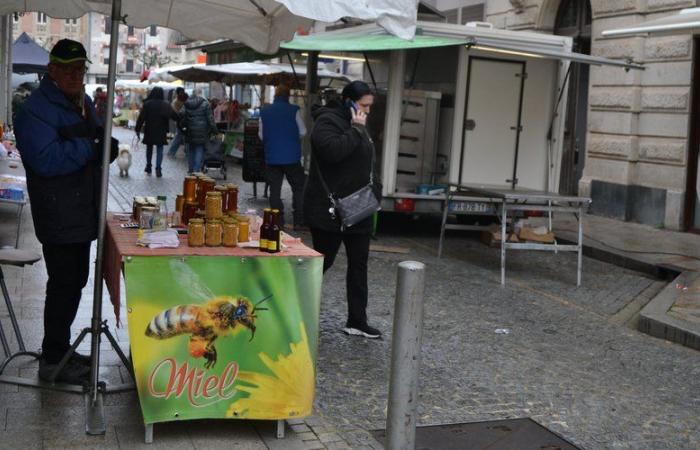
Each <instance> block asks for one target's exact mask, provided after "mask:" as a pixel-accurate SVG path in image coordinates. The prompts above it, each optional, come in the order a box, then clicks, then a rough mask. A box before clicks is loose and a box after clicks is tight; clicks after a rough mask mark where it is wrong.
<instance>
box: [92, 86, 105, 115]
mask: <svg viewBox="0 0 700 450" xmlns="http://www.w3.org/2000/svg"><path fill="white" fill-rule="evenodd" d="M93 103H94V104H95V112H96V113H97V117H99V118H100V120H101V121H102V122H103V123H104V121H105V118H106V117H107V93H106V92H105V91H103V90H102V88H101V87H98V88H97V89H95V97H94V98H93Z"/></svg>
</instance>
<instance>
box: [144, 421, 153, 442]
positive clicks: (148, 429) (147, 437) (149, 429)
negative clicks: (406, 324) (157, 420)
mask: <svg viewBox="0 0 700 450" xmlns="http://www.w3.org/2000/svg"><path fill="white" fill-rule="evenodd" d="M144 442H145V443H146V444H152V443H153V424H152V423H147V424H146V435H145V438H144Z"/></svg>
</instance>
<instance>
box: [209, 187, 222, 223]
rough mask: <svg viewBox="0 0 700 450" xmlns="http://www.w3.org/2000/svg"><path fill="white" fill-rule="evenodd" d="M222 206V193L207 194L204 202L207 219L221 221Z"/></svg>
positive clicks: (211, 192) (210, 192)
mask: <svg viewBox="0 0 700 450" xmlns="http://www.w3.org/2000/svg"><path fill="white" fill-rule="evenodd" d="M222 204H223V200H222V198H221V192H218V191H209V192H207V197H206V199H205V201H204V216H205V217H206V219H207V220H211V219H221V216H222Z"/></svg>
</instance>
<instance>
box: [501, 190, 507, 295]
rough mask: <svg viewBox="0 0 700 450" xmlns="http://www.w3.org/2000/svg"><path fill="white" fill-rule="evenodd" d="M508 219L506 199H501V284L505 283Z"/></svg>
mask: <svg viewBox="0 0 700 450" xmlns="http://www.w3.org/2000/svg"><path fill="white" fill-rule="evenodd" d="M507 220H508V214H507V213H506V201H505V199H504V200H503V203H501V286H505V285H506V240H507V239H508V234H507V233H506V225H507Z"/></svg>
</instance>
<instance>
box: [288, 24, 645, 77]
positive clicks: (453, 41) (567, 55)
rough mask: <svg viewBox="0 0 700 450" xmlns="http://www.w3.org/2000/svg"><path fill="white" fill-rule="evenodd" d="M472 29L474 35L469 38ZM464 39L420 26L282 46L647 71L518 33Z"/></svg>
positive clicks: (336, 34)
mask: <svg viewBox="0 0 700 450" xmlns="http://www.w3.org/2000/svg"><path fill="white" fill-rule="evenodd" d="M470 28H472V29H473V30H474V31H473V34H470ZM460 32H461V33H462V36H458V35H451V36H450V35H447V33H445V32H444V31H439V30H438V31H436V32H435V33H430V32H428V31H427V30H425V29H423V28H422V27H421V25H420V24H419V26H418V28H417V29H416V36H415V37H414V38H413V40H410V41H407V40H403V39H399V38H397V37H396V36H392V35H389V34H388V33H386V32H385V31H383V30H381V29H379V28H378V27H376V26H375V27H369V26H361V27H357V29H348V30H339V31H331V32H327V33H318V34H312V35H308V36H296V37H295V38H294V39H293V40H292V41H290V42H286V43H284V44H281V47H282V48H284V49H287V50H305V51H318V52H329V51H335V52H372V51H381V50H408V49H420V48H430V47H446V46H455V45H466V46H467V47H469V48H471V49H474V50H482V51H487V52H494V53H506V54H511V55H515V56H524V57H530V58H547V59H557V60H567V61H574V62H578V63H582V64H590V65H595V66H603V65H607V66H618V67H623V68H625V69H644V68H643V67H642V66H641V65H639V64H634V63H631V62H629V61H624V60H616V59H608V58H601V57H598V56H590V55H584V54H582V53H575V52H570V51H566V50H565V49H564V48H563V46H562V45H561V44H560V45H552V44H551V43H548V44H544V43H542V42H540V43H536V42H534V41H533V40H532V39H529V38H530V37H531V36H528V39H525V38H524V37H523V38H522V39H520V40H519V39H517V36H518V34H516V33H517V32H509V33H508V37H505V36H504V35H503V33H499V32H498V31H496V32H492V33H489V32H484V31H483V30H476V29H474V27H468V26H464V27H462V28H461V29H460Z"/></svg>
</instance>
